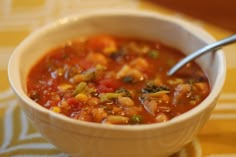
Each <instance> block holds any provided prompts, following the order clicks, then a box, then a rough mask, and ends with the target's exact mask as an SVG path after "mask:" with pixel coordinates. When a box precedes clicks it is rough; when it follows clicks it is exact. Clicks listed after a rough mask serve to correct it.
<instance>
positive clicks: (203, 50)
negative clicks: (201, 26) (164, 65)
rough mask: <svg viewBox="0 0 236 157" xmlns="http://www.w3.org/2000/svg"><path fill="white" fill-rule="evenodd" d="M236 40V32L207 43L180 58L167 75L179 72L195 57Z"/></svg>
mask: <svg viewBox="0 0 236 157" xmlns="http://www.w3.org/2000/svg"><path fill="white" fill-rule="evenodd" d="M234 42H236V34H235V35H232V36H230V37H227V38H224V39H222V40H220V41H217V42H215V43H212V44H210V45H207V46H205V47H203V48H201V49H199V50H197V51H195V52H193V53H191V54H190V55H188V56H186V57H185V58H183V59H182V60H180V61H179V62H178V63H176V64H175V65H174V66H173V67H172V68H171V69H170V70H169V71H168V72H167V75H168V76H171V75H173V74H174V73H175V72H177V71H178V70H179V69H180V68H182V67H183V66H184V65H185V64H187V63H188V62H190V61H192V60H193V59H195V58H197V57H199V56H201V55H203V54H205V53H207V52H215V50H217V49H219V48H221V47H222V46H225V45H229V44H232V43H234Z"/></svg>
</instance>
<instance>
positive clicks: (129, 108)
mask: <svg viewBox="0 0 236 157" xmlns="http://www.w3.org/2000/svg"><path fill="white" fill-rule="evenodd" d="M183 57H184V55H183V54H182V53H181V52H179V51H178V50H176V49H173V48H170V47H168V46H165V45H163V44H162V43H160V42H158V41H155V42H153V41H145V40H139V39H133V38H123V37H115V36H111V35H98V36H92V37H87V38H79V39H77V40H71V41H68V42H66V43H65V44H63V45H59V46H58V47H56V48H54V49H52V50H50V51H49V52H48V53H47V54H46V55H45V56H44V57H43V58H42V59H40V60H39V61H38V62H37V63H36V64H35V65H34V66H33V68H32V69H31V70H30V72H29V74H28V78H27V94H28V96H29V97H30V98H31V99H32V100H34V101H35V102H37V103H38V104H40V105H41V106H43V107H45V108H47V109H49V110H51V111H53V112H56V113H59V114H63V115H65V116H68V117H70V118H73V119H77V120H82V121H88V122H95V123H103V124H120V125H125V124H126V125H137V124H150V123H160V122H165V121H168V120H170V119H172V118H174V117H176V116H178V115H180V114H183V113H185V112H187V111H188V110H190V109H192V108H194V107H195V106H197V105H198V104H199V103H201V102H202V101H203V100H204V99H205V98H206V97H207V95H208V94H209V92H210V87H209V82H208V79H207V77H206V76H205V74H204V73H203V71H202V70H201V69H200V67H199V66H198V65H197V64H196V63H194V62H191V63H189V64H187V65H186V66H185V67H183V68H182V69H181V70H180V71H179V72H178V73H176V74H175V75H173V76H167V74H166V73H167V71H168V70H169V69H170V67H171V66H173V65H174V64H175V63H176V62H178V61H179V60H180V59H182V58H183Z"/></svg>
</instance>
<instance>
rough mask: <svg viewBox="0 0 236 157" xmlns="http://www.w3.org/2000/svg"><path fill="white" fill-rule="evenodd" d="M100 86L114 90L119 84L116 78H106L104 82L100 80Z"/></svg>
mask: <svg viewBox="0 0 236 157" xmlns="http://www.w3.org/2000/svg"><path fill="white" fill-rule="evenodd" d="M99 84H100V85H104V86H106V87H110V88H114V89H116V88H118V87H119V83H118V81H117V80H116V79H115V78H105V79H103V80H100V81H99Z"/></svg>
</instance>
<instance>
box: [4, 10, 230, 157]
mask: <svg viewBox="0 0 236 157" xmlns="http://www.w3.org/2000/svg"><path fill="white" fill-rule="evenodd" d="M95 34H111V35H116V36H128V37H134V38H141V39H146V40H159V41H161V42H162V43H164V44H167V45H169V46H171V47H175V48H177V49H179V50H181V51H182V52H184V53H185V54H186V55H187V54H188V53H191V52H193V51H194V50H196V49H198V48H201V47H202V46H204V45H207V44H209V43H212V42H214V39H213V38H212V37H211V36H210V35H209V34H208V33H207V32H205V31H204V30H202V29H201V28H199V27H196V26H194V25H192V24H189V23H188V22H185V21H183V20H180V19H176V18H173V17H169V16H165V15H161V14H158V13H151V12H144V11H124V10H122V11H119V10H107V11H100V12H92V13H86V14H85V13H84V14H79V15H73V16H70V17H65V18H62V19H59V20H58V21H55V22H53V23H50V24H48V25H46V26H43V27H41V28H40V29H37V30H36V31H34V32H32V33H31V34H30V35H29V36H28V37H27V38H26V39H25V40H24V41H23V42H22V43H20V44H19V46H18V47H17V48H16V49H15V50H14V52H13V54H12V56H11V59H10V62H9V67H8V75H9V80H10V84H11V87H12V89H13V90H14V92H15V94H16V96H17V97H18V98H19V104H20V106H21V107H22V109H23V110H24V111H25V113H26V115H27V116H28V118H29V119H30V120H31V121H32V124H33V125H34V126H35V128H36V129H37V130H38V131H39V132H40V133H41V134H42V135H43V136H44V137H45V138H46V139H47V140H48V141H49V142H51V143H52V144H54V145H55V146H57V147H58V148H59V149H60V150H61V151H63V152H65V153H68V154H70V155H71V156H79V157H111V156H112V157H143V156H145V157H160V156H169V155H171V154H173V153H175V152H178V151H179V150H181V148H183V147H184V146H185V145H186V144H188V143H189V142H191V141H192V139H193V138H194V137H195V136H196V135H197V133H198V132H199V130H200V129H201V128H202V127H203V125H204V124H205V123H206V121H207V120H208V119H209V116H210V114H211V111H212V110H213V108H214V106H215V104H216V102H217V99H218V96H219V94H220V92H221V90H222V86H223V84H224V80H225V71H226V70H225V69H226V68H225V58H224V55H223V53H222V52H221V51H217V52H216V53H208V54H206V55H204V56H201V57H200V58H198V59H197V60H196V62H197V63H198V64H199V65H200V66H201V68H202V69H203V70H204V72H205V73H206V74H207V76H208V78H209V81H210V86H211V92H210V94H209V96H208V97H207V98H206V99H205V100H204V101H203V102H202V103H201V104H200V105H198V106H197V107H195V108H194V109H192V110H190V111H188V112H187V113H184V114H182V115H180V116H178V117H176V118H174V119H172V120H170V121H167V122H163V123H158V124H146V125H135V126H128V125H125V126H122V125H104V124H97V123H90V122H84V121H79V120H74V119H70V118H68V117H66V116H63V115H60V114H57V113H54V112H52V111H49V110H47V109H45V108H43V107H42V106H40V105H38V104H36V103H35V102H34V101H32V100H31V99H30V98H29V97H28V96H27V94H26V77H27V74H28V72H29V70H30V69H31V67H32V66H33V65H34V64H35V62H37V61H38V60H39V59H40V58H41V57H42V56H43V55H45V53H46V52H47V51H48V50H49V49H51V48H53V47H56V46H57V45H59V44H61V43H63V42H65V41H67V40H70V39H75V38H78V37H80V36H90V35H95Z"/></svg>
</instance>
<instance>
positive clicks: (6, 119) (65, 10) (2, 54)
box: [0, 0, 236, 157]
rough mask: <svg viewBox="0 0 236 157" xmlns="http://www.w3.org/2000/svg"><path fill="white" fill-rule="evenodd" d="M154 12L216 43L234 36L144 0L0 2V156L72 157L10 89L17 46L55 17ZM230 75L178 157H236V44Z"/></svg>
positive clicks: (228, 56)
mask: <svg viewBox="0 0 236 157" xmlns="http://www.w3.org/2000/svg"><path fill="white" fill-rule="evenodd" d="M98 8H99V9H106V8H120V9H135V10H150V11H153V12H160V13H163V14H167V15H169V16H175V17H176V18H181V19H184V20H187V21H190V22H192V23H194V24H196V25H198V26H199V27H202V28H204V29H206V30H207V31H208V32H209V33H210V34H212V36H214V37H215V38H216V39H221V38H224V37H226V36H229V35H231V34H232V32H230V31H226V30H224V29H222V28H220V27H217V26H215V25H211V24H209V23H206V22H203V21H201V20H196V19H193V18H189V17H187V16H184V15H182V14H180V13H176V12H173V11H170V10H168V9H165V8H162V7H160V6H158V5H153V3H150V2H148V1H141V0H116V1H111V0H110V1H109V0H107V1H106V0H70V1H67V0H60V1H59V0H30V1H29V0H21V1H19V0H1V1H0V21H1V22H0V156H4V157H10V156H15V157H23V156H24V157H34V156H35V157H36V156H37V157H39V156H40V157H48V156H49V157H54V156H55V157H57V156H59V157H60V156H61V157H64V156H67V155H66V154H64V153H62V152H60V151H59V150H58V149H57V148H55V147H54V146H53V145H51V144H50V143H48V142H47V141H46V140H45V139H43V137H42V136H41V135H40V134H39V133H38V132H37V131H36V130H35V129H34V128H33V127H32V126H31V124H30V122H29V121H28V120H27V118H26V116H25V115H24V113H23V112H22V110H21V109H20V108H19V106H18V103H17V100H16V98H15V96H14V94H13V92H12V90H11V89H10V85H9V83H8V77H7V63H8V60H9V57H10V55H11V53H12V51H13V50H14V48H15V47H16V46H17V45H18V44H19V43H20V42H21V41H22V40H23V39H24V38H25V37H26V36H27V35H28V34H29V33H30V32H31V31H33V30H35V29H37V28H38V27H40V26H42V25H44V24H45V23H48V22H50V21H52V20H54V19H57V18H60V17H63V16H66V15H70V14H73V13H78V12H79V13H83V12H87V11H91V10H94V9H98ZM223 50H224V51H225V55H226V60H227V77H226V82H225V85H224V88H223V91H222V93H221V96H220V99H219V101H218V103H217V105H216V108H215V109H214V111H213V113H212V115H211V117H210V119H209V121H208V122H207V124H206V125H205V126H204V127H203V128H202V129H201V131H200V133H199V134H198V135H197V137H195V138H194V140H193V141H192V142H191V143H190V144H188V145H187V146H186V147H185V148H183V149H182V150H181V151H180V152H179V153H177V154H175V155H173V156H176V157H177V156H179V157H185V156H191V157H202V156H204V157H205V156H206V157H236V125H235V124H236V82H235V80H234V79H235V78H236V61H235V59H236V52H235V51H236V45H235V44H233V45H230V46H228V47H226V48H224V49H223Z"/></svg>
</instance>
